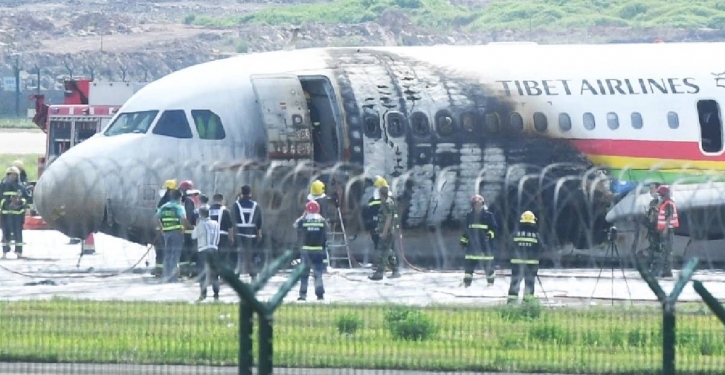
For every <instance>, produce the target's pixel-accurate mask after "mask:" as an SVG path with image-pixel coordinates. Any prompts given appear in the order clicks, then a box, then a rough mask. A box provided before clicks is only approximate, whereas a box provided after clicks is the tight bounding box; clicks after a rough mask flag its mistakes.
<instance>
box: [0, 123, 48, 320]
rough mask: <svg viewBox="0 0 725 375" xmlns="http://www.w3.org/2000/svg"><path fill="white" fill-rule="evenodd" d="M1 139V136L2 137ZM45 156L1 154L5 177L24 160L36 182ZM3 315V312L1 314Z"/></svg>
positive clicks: (30, 179) (0, 165) (31, 177)
mask: <svg viewBox="0 0 725 375" xmlns="http://www.w3.org/2000/svg"><path fill="white" fill-rule="evenodd" d="M0 137H1V135H0ZM41 156H43V155H40V154H19V155H15V154H0V168H2V173H3V177H4V173H5V170H6V169H7V168H8V167H9V166H10V165H11V163H12V162H13V161H14V160H18V159H20V160H22V161H23V165H24V166H25V173H27V174H28V181H35V180H37V179H38V158H39V157H41ZM0 314H2V312H0Z"/></svg>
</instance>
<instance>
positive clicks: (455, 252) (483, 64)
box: [34, 43, 725, 267]
mask: <svg viewBox="0 0 725 375" xmlns="http://www.w3.org/2000/svg"><path fill="white" fill-rule="evenodd" d="M718 51H719V52H718ZM712 56H725V43H653V44H611V45H537V44H533V43H492V44H489V45H481V46H426V47H360V48H315V49H301V50H290V51H276V52H267V53H253V54H244V55H239V56H236V57H231V58H226V59H222V60H216V61H212V62H208V63H204V64H199V65H196V66H192V67H189V68H185V69H183V70H179V71H177V72H174V73H172V74H169V75H168V76H165V77H163V78H161V79H159V80H157V81H155V82H152V83H150V84H149V85H147V86H146V87H144V88H143V89H141V90H140V91H139V92H137V93H136V94H135V95H134V96H133V97H131V99H129V100H128V101H127V102H126V103H125V104H124V105H123V107H122V108H121V109H120V110H119V112H118V113H117V114H116V115H115V116H114V118H113V119H112V120H111V122H110V123H109V125H108V126H107V127H106V128H105V129H103V130H102V131H101V132H100V133H98V134H97V135H95V136H94V137H92V138H90V139H89V140H87V141H85V142H83V143H82V144H80V145H78V146H76V147H73V148H72V149H70V150H69V151H68V152H66V153H65V154H63V155H61V156H60V157H59V158H58V159H57V160H55V161H54V162H53V163H52V164H51V165H50V166H49V167H48V169H47V170H46V171H45V172H44V174H43V175H42V177H41V178H40V180H39V181H38V184H37V187H36V191H35V198H34V199H35V202H36V206H37V209H38V211H39V212H40V214H41V215H42V216H43V218H44V219H45V220H46V221H47V222H48V223H49V224H51V225H52V226H53V227H54V228H57V229H58V230H60V231H61V232H63V233H64V234H66V235H69V236H73V237H80V238H83V237H85V236H86V235H87V234H88V233H90V232H93V231H103V232H106V233H109V234H113V235H116V236H120V237H124V238H128V239H130V240H131V241H135V242H138V243H142V244H145V243H150V242H152V241H153V239H154V236H155V231H154V230H155V226H156V223H155V217H154V212H155V209H156V204H157V201H158V198H159V197H158V194H157V193H158V189H160V188H161V186H162V184H163V182H164V181H165V180H167V179H177V180H178V181H183V180H192V181H193V182H194V184H195V187H196V188H197V189H199V190H201V191H202V192H203V193H205V194H207V195H209V196H211V195H212V194H214V193H222V194H224V196H225V197H226V200H227V202H228V204H231V203H232V201H233V200H234V199H235V197H236V196H237V195H238V194H239V191H240V187H241V186H242V185H243V184H249V185H250V186H252V188H253V197H254V198H255V199H257V200H258V201H259V202H260V205H261V206H262V207H263V210H264V211H263V212H264V233H265V234H266V235H265V246H266V248H268V249H272V250H273V252H274V254H279V252H281V251H283V250H285V249H287V248H289V247H290V246H291V244H293V243H294V241H295V238H296V233H295V231H294V230H291V228H292V226H291V224H292V222H293V220H294V219H295V218H296V217H298V216H299V214H300V213H301V211H302V210H303V207H304V201H305V196H306V194H307V192H308V191H307V189H308V187H309V184H310V182H311V181H313V180H314V179H316V178H318V177H319V176H323V177H324V180H325V181H326V183H327V193H328V194H330V193H334V192H337V193H338V195H339V198H340V202H343V203H342V205H341V211H342V213H343V216H344V220H345V221H344V222H345V225H346V229H347V231H348V235H349V236H352V238H354V240H352V241H351V242H350V246H351V249H352V251H353V254H355V257H356V258H358V259H359V257H360V254H361V253H362V251H363V250H364V249H365V248H368V247H370V246H371V242H370V240H369V239H368V237H367V235H365V231H364V229H363V228H362V225H361V220H360V208H361V207H362V206H365V205H366V204H367V199H368V198H369V197H370V195H371V194H372V191H373V187H372V179H373V178H374V176H376V175H380V176H384V177H385V178H386V179H387V180H388V181H389V182H391V190H392V192H393V194H394V197H395V198H396V202H397V203H398V206H399V210H400V219H401V225H402V227H403V240H402V246H403V248H404V250H405V254H406V257H407V258H408V259H410V260H411V262H412V263H416V262H418V263H419V264H422V263H426V262H427V263H428V264H432V263H434V264H435V265H436V267H451V266H453V265H454V264H456V263H458V262H459V261H460V259H462V254H461V251H460V249H459V246H458V240H459V237H460V235H461V232H462V226H461V220H462V219H463V218H465V215H466V213H467V212H468V211H469V210H470V203H469V200H470V198H471V196H472V195H473V194H481V195H483V196H484V198H485V200H486V204H487V206H488V207H489V208H490V209H491V211H492V212H494V214H495V215H496V217H497V219H498V221H499V225H500V227H501V228H500V230H499V233H498V234H497V235H496V241H497V247H498V248H499V249H501V250H505V249H506V248H507V246H508V245H507V243H508V242H510V231H511V230H513V225H514V224H515V223H516V222H517V221H518V218H519V216H520V215H521V212H523V211H524V210H526V209H529V210H532V211H533V212H534V213H535V214H536V216H537V217H538V220H539V225H540V227H541V231H542V234H543V236H544V239H545V242H546V244H547V251H546V254H545V257H547V258H550V259H552V260H554V261H555V262H559V264H563V263H562V262H565V259H566V257H567V256H569V255H575V256H576V255H581V254H584V255H588V256H589V257H590V258H591V257H594V256H601V255H604V254H605V252H606V250H607V246H608V245H609V244H610V243H608V241H607V240H608V233H609V228H610V226H611V225H616V227H617V228H618V235H617V238H616V241H615V243H616V244H618V245H619V249H620V253H622V254H625V253H629V252H630V251H633V250H636V249H640V248H644V247H646V246H647V245H646V244H647V243H646V240H645V239H644V236H639V235H638V233H639V232H640V229H641V226H640V225H639V224H638V220H640V219H641V217H642V216H643V215H644V213H645V209H646V206H647V204H648V203H649V200H650V199H651V198H650V196H649V194H648V192H647V189H646V184H647V183H649V182H650V181H657V182H660V183H664V184H667V185H669V186H670V187H671V189H672V192H673V198H674V200H675V202H676V203H677V205H678V212H679V215H680V223H681V225H680V227H679V228H678V229H677V231H676V234H677V237H676V243H675V255H676V256H683V255H684V256H686V257H689V256H692V255H698V256H700V257H706V258H707V259H709V260H710V261H713V262H715V261H718V260H725V253H723V252H722V251H711V250H709V249H717V248H718V247H719V246H722V244H723V243H722V241H723V232H724V230H723V224H724V223H725V221H723V220H721V218H725V217H723V215H722V214H723V203H725V195H724V194H722V193H720V192H721V191H722V192H725V183H722V182H720V181H721V180H722V177H721V172H722V171H723V170H725V155H723V150H724V142H723V128H722V112H721V106H722V105H723V98H725V63H723V62H721V61H720V60H719V59H716V58H710V57H712ZM313 124H314V125H313ZM313 129H314V130H313ZM303 162H306V163H303ZM332 212H333V213H335V211H334V210H333V211H332ZM356 235H357V238H356V237H355V236H356ZM642 241H644V242H642ZM506 253H507V252H506V251H501V257H502V258H506V257H507V255H506Z"/></svg>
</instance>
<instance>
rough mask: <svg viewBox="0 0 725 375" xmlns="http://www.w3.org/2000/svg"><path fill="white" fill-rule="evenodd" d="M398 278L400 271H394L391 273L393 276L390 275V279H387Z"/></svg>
mask: <svg viewBox="0 0 725 375" xmlns="http://www.w3.org/2000/svg"><path fill="white" fill-rule="evenodd" d="M399 277H400V271H398V270H395V271H393V274H392V275H390V277H388V278H389V279H397V278H399Z"/></svg>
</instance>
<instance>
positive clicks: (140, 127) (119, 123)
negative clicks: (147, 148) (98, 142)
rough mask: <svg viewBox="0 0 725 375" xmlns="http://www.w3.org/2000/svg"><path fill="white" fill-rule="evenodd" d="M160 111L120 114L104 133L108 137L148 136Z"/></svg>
mask: <svg viewBox="0 0 725 375" xmlns="http://www.w3.org/2000/svg"><path fill="white" fill-rule="evenodd" d="M158 113H159V111H143V112H125V113H120V114H119V115H118V116H116V118H115V119H114V120H113V123H111V125H109V126H108V128H107V129H106V131H105V132H104V133H103V134H104V135H107V136H113V135H119V134H128V133H134V134H146V132H147V131H148V130H149V126H151V123H152V122H154V119H155V118H156V115H157V114H158Z"/></svg>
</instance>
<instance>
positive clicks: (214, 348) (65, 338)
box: [0, 299, 725, 374]
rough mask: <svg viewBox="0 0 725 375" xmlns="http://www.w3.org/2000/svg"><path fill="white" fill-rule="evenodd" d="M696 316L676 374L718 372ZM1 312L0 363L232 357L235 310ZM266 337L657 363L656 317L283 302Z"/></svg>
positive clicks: (455, 366)
mask: <svg viewBox="0 0 725 375" xmlns="http://www.w3.org/2000/svg"><path fill="white" fill-rule="evenodd" d="M700 311H703V312H700V313H687V312H683V313H681V314H680V315H679V316H678V319H677V368H678V374H679V373H682V374H684V373H698V374H703V373H713V374H715V373H722V369H723V368H725V340H723V326H722V324H721V323H720V322H719V321H717V319H716V318H715V317H714V316H713V315H712V314H707V313H704V310H703V309H702V308H700ZM0 312H1V314H2V319H0V360H1V361H43V362H45V361H49V362H96V363H136V364H198V365H202V364H204V365H210V364H211V365H234V364H236V360H237V350H238V329H239V327H238V305H234V304H214V303H211V304H200V305H194V304H188V303H152V302H94V301H74V300H63V299H52V300H50V301H20V302H1V303H0ZM274 329H275V338H274V356H275V357H274V363H275V366H280V367H326V368H350V367H351V368H361V369H362V368H367V369H375V368H380V369H382V368H386V369H410V370H429V371H430V370H433V371H435V370H440V371H460V370H468V371H540V372H541V371H543V372H560V373H568V372H585V373H601V372H606V373H628V374H646V373H654V372H655V371H658V370H659V369H660V368H661V362H662V360H661V347H662V334H661V311H660V310H658V309H656V308H634V309H631V308H623V307H619V308H616V309H606V308H593V309H590V310H584V309H578V310H577V309H544V308H542V307H541V306H540V305H537V304H532V305H530V306H529V307H518V308H506V307H492V308H480V307H479V308H470V307H452V306H440V307H430V308H405V307H401V306H394V305H335V304H330V305H319V304H309V305H302V304H293V305H283V306H282V307H281V308H280V310H278V312H277V313H276V314H275V321H274ZM256 334H257V333H256V327H255V333H254V336H253V340H254V342H255V350H256V342H257V340H258V339H257V336H256ZM255 358H256V353H255Z"/></svg>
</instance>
